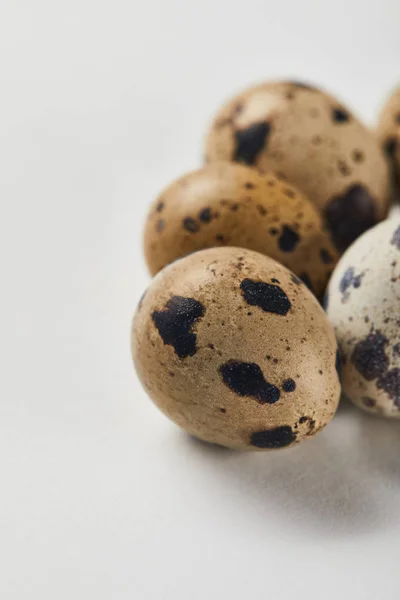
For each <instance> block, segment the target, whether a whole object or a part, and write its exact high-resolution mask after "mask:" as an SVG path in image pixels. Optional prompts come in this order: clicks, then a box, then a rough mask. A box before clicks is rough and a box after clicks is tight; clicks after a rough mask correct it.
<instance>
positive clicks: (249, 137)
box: [233, 122, 271, 165]
mask: <svg viewBox="0 0 400 600" xmlns="http://www.w3.org/2000/svg"><path fill="white" fill-rule="evenodd" d="M270 131H271V125H270V124H269V123H267V122H262V123H254V124H253V125H250V126H249V127H247V128H246V129H238V130H237V131H235V140H236V149H235V152H234V155H233V160H235V161H236V162H240V163H244V164H247V165H254V164H255V162H256V160H257V158H258V156H259V154H260V152H261V151H262V150H263V149H265V148H266V145H267V141H268V136H269V134H270Z"/></svg>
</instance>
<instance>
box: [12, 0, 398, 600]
mask: <svg viewBox="0 0 400 600" xmlns="http://www.w3.org/2000/svg"><path fill="white" fill-rule="evenodd" d="M399 21H400V8H399V3H398V1H397V0H379V1H374V2H365V1H362V0H360V1H355V0H354V1H350V0H345V1H344V0H336V1H335V2H329V3H328V2H322V1H321V0H315V1H312V0H293V1H292V2H288V1H286V2H285V1H283V0H279V1H278V0H276V1H275V2H268V1H261V0H260V1H257V0H246V1H245V2H241V1H235V0H226V1H222V2H218V1H217V0H201V1H200V0H199V1H198V2H192V1H190V0H143V1H141V2H138V1H136V0H127V1H122V0H109V1H107V2H106V1H102V0H68V2H67V1H61V0H58V1H57V0H47V1H46V0H0V204H1V219H0V229H1V231H0V246H1V247H0V261H1V265H0V266H1V288H0V297H1V303H0V306H1V308H2V310H1V327H0V340H1V341H0V345H1V354H2V357H1V358H2V362H1V364H2V369H1V377H0V388H1V389H0V598H1V599H2V600H22V599H29V600H32V599H33V600H36V599H37V600H72V599H73V600H91V599H92V598H93V600H187V599H190V600H204V599H213V600H214V599H221V598H222V599H232V600H236V599H243V598H257V599H258V598H268V599H273V600H286V599H290V600H292V599H293V598H300V599H303V598H304V599H306V598H307V599H310V600H312V599H314V598H315V599H321V598H323V599H324V600H330V599H332V600H333V599H335V600H336V599H337V598H342V599H351V600H358V599H360V600H372V599H379V600H381V599H382V598H385V600H392V599H398V597H399V583H400V582H399V550H400V424H398V423H389V422H382V421H378V420H374V419H372V418H370V417H368V416H364V415H362V414H361V413H359V412H357V411H356V410H355V409H352V408H348V407H347V408H346V407H344V408H342V409H341V411H340V413H339V415H338V417H337V418H336V419H335V421H334V422H333V424H332V425H331V426H330V427H328V429H327V430H326V431H325V432H324V433H322V434H321V435H319V436H318V437H317V438H316V439H315V440H313V441H310V442H307V443H305V444H303V445H300V446H299V447H298V448H295V449H293V450H286V451H282V452H278V453H272V454H268V455H265V454H261V455H260V454H257V455H253V454H240V453H236V452H230V451H227V450H226V451H224V450H218V449H216V448H212V447H207V446H205V445H203V444H201V443H199V442H195V441H193V440H192V439H190V438H188V437H187V436H186V435H185V434H184V433H182V432H180V431H179V430H178V429H177V428H175V426H174V425H172V424H171V423H169V422H168V421H167V420H166V419H165V418H164V417H163V416H162V415H161V414H160V413H159V412H158V411H157V409H156V408H155V407H154V406H153V405H152V404H151V402H150V401H149V400H148V399H147V398H146V396H145V394H144V392H143V391H142V389H141V388H140V386H139V383H138V381H137V379H136V376H135V375H134V372H133V368H132V365H131V360H130V352H129V330H130V320H131V317H132V314H133V311H134V308H135V305H136V302H137V300H138V298H139V296H140V295H141V293H142V291H143V289H144V288H145V286H146V285H147V283H148V276H147V273H146V269H145V266H144V263H143V258H142V255H141V231H142V225H143V219H144V216H145V213H146V210H147V207H148V205H149V203H150V202H151V201H152V200H153V199H154V197H155V195H156V194H157V193H158V192H159V191H160V189H161V188H162V187H163V186H165V185H166V184H167V183H169V182H170V181H171V180H172V179H173V178H175V177H176V176H178V175H180V174H181V173H182V172H183V171H185V170H188V169H192V168H195V167H197V165H199V164H200V161H201V155H202V140H203V136H204V132H205V129H206V126H207V124H208V122H209V119H210V117H211V116H212V114H213V112H214V110H215V109H216V108H217V107H218V106H219V104H220V103H221V101H223V100H224V99H225V98H226V97H228V96H230V95H231V94H232V93H234V92H235V91H236V90H238V89H241V88H242V87H244V86H246V85H248V84H251V83H253V82H257V81H259V80H263V79H265V78H269V77H291V78H296V79H306V80H310V81H311V82H314V83H319V84H322V85H324V86H325V87H327V88H328V89H329V90H331V91H333V92H334V93H336V94H337V95H338V96H339V97H340V98H341V99H342V100H343V101H344V102H347V103H348V104H349V105H350V106H352V107H353V108H355V109H356V110H358V112H359V114H361V116H363V117H364V118H365V119H367V120H369V121H372V120H373V119H374V118H375V115H376V111H377V109H378V107H379V105H380V103H381V101H382V99H383V97H384V96H385V95H386V93H387V92H388V90H389V89H390V88H391V87H392V86H393V85H395V84H396V83H397V81H398V79H399V63H400V36H399Z"/></svg>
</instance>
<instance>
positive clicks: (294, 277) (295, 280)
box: [290, 273, 303, 285]
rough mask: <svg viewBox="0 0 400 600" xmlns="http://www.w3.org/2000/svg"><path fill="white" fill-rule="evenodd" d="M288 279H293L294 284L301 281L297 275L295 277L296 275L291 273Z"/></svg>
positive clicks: (298, 283) (299, 283)
mask: <svg viewBox="0 0 400 600" xmlns="http://www.w3.org/2000/svg"><path fill="white" fill-rule="evenodd" d="M290 279H291V280H292V281H293V283H295V284H296V285H301V284H302V283H303V282H302V281H301V279H300V278H299V277H297V275H294V274H293V273H291V274H290Z"/></svg>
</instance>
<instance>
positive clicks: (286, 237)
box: [278, 225, 300, 252]
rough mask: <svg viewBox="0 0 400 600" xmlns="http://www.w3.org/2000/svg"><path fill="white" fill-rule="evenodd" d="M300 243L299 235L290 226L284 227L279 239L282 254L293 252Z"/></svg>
mask: <svg viewBox="0 0 400 600" xmlns="http://www.w3.org/2000/svg"><path fill="white" fill-rule="evenodd" d="M299 241H300V236H299V234H298V233H296V231H294V229H292V228H291V227H289V225H284V226H283V228H282V233H281V235H280V236H279V239H278V245H279V248H280V249H281V250H282V252H293V250H294V249H295V248H296V246H297V244H298V242H299Z"/></svg>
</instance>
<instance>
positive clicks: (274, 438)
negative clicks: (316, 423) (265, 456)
mask: <svg viewBox="0 0 400 600" xmlns="http://www.w3.org/2000/svg"><path fill="white" fill-rule="evenodd" d="M295 441H296V433H295V432H294V431H292V428H291V427H289V425H282V426H281V427H276V428H275V429H263V430H261V431H255V432H254V433H252V434H251V437H250V443H251V445H252V446H255V447H256V448H270V449H273V448H283V447H285V446H290V444H293V442H295Z"/></svg>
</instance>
